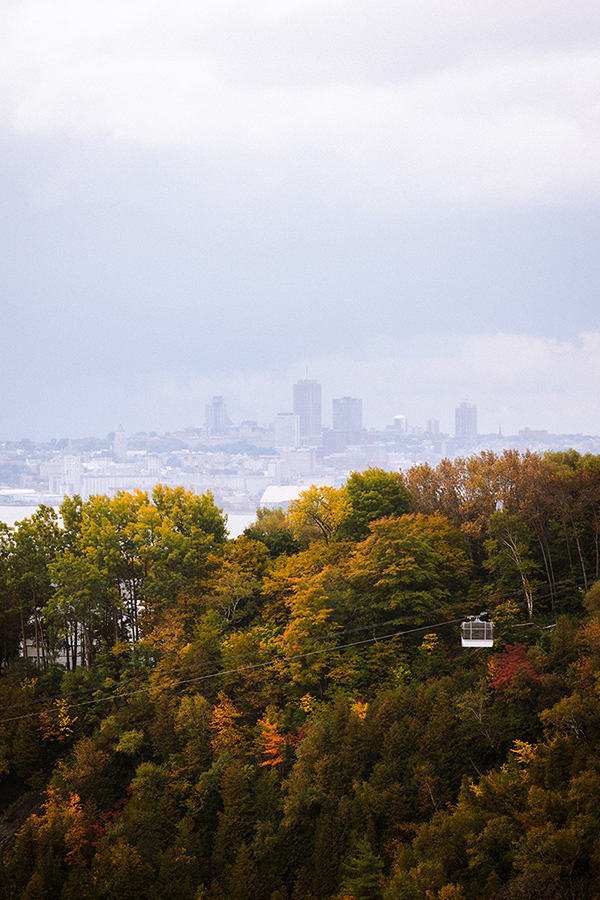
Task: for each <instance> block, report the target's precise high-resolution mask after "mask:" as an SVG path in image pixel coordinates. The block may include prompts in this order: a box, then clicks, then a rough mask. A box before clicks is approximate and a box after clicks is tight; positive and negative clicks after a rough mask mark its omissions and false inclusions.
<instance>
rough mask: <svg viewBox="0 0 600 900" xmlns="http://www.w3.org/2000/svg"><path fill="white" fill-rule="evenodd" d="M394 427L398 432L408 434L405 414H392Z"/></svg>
mask: <svg viewBox="0 0 600 900" xmlns="http://www.w3.org/2000/svg"><path fill="white" fill-rule="evenodd" d="M394 428H395V429H396V431H399V432H400V434H408V419H407V418H406V416H394Z"/></svg>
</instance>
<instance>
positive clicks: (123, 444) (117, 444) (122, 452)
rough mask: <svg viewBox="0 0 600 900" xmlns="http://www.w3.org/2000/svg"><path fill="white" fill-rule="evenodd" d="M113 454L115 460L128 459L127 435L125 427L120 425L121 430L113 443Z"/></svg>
mask: <svg viewBox="0 0 600 900" xmlns="http://www.w3.org/2000/svg"><path fill="white" fill-rule="evenodd" d="M113 453H114V454H115V459H117V460H123V459H127V435H126V434H125V432H124V431H123V426H122V425H119V430H118V431H115V439H114V441H113Z"/></svg>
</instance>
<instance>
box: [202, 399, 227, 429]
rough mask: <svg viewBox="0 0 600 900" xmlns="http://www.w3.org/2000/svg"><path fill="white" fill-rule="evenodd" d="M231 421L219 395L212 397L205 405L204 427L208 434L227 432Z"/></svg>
mask: <svg viewBox="0 0 600 900" xmlns="http://www.w3.org/2000/svg"><path fill="white" fill-rule="evenodd" d="M231 425H232V422H231V419H230V418H229V416H228V415H227V407H226V406H225V401H224V400H223V398H222V397H221V396H218V397H217V396H215V397H213V398H212V403H207V405H206V427H207V429H208V433H209V434H227V433H228V431H229V429H230V428H231Z"/></svg>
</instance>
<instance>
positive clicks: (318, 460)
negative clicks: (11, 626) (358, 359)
mask: <svg viewBox="0 0 600 900" xmlns="http://www.w3.org/2000/svg"><path fill="white" fill-rule="evenodd" d="M290 406H291V409H290V410H289V411H283V412H280V413H278V414H277V415H276V416H275V421H274V422H273V423H271V424H269V425H259V424H258V422H256V421H252V420H248V421H244V422H240V423H238V424H236V423H234V422H232V420H231V418H230V417H229V415H228V413H227V403H226V399H225V398H224V397H222V396H214V397H213V398H212V400H211V401H210V402H209V403H208V404H207V405H206V408H205V415H204V424H203V425H199V426H189V427H186V428H183V429H181V430H180V431H175V432H170V433H167V434H162V435H160V434H157V433H156V432H150V433H147V432H137V433H136V434H128V433H127V431H126V430H125V428H124V427H122V426H121V425H120V426H119V428H118V429H117V430H116V431H115V432H111V433H110V434H109V435H107V437H106V438H104V439H101V438H84V439H73V438H69V439H63V440H60V441H57V440H53V441H51V442H49V443H41V444H40V443H34V442H33V441H31V440H27V439H23V440H22V441H19V442H14V441H12V442H9V441H5V442H0V504H2V505H13V506H36V505H39V504H40V503H46V504H48V505H53V506H58V505H59V504H60V503H61V502H62V500H63V498H64V496H65V495H70V496H72V495H74V494H79V495H81V497H82V498H83V499H84V500H87V499H88V498H89V497H90V496H92V495H94V494H107V495H109V496H111V497H112V496H114V494H115V493H116V492H117V491H132V490H136V489H139V490H143V491H151V490H152V489H153V488H154V487H155V485H157V484H169V485H172V486H174V485H178V486H183V487H185V488H187V489H193V490H195V491H196V492H197V493H203V492H205V491H207V490H210V491H212V493H213V494H214V496H215V499H216V501H217V503H218V505H219V506H221V507H222V508H223V509H224V510H225V511H226V512H229V513H250V512H254V511H255V510H256V508H257V506H261V505H266V506H284V507H285V506H286V505H287V503H288V502H289V501H290V499H292V498H293V497H295V496H297V495H298V493H299V491H300V490H302V489H303V488H305V487H307V486H310V485H311V484H318V485H331V486H332V487H339V486H341V485H342V484H343V483H344V482H345V481H346V479H347V478H348V475H349V474H350V472H352V471H355V470H363V469H366V468H369V467H371V466H380V467H382V468H384V469H388V470H400V469H406V468H410V467H411V466H413V465H415V464H418V463H425V462H426V463H429V464H430V465H432V466H435V465H437V464H438V463H439V462H440V461H441V460H442V459H444V458H450V459H453V458H455V457H456V456H469V455H471V454H474V453H478V452H480V451H482V450H494V451H496V452H498V453H501V452H502V451H503V450H505V449H509V448H512V449H517V450H520V451H522V452H524V451H526V450H531V451H536V452H544V451H546V450H566V449H569V448H571V447H572V448H574V449H576V450H578V451H579V452H580V453H599V452H600V436H594V435H582V434H576V435H571V434H549V433H548V432H547V431H540V430H531V429H529V428H524V429H523V430H521V431H519V433H518V434H516V435H503V434H502V433H501V429H500V428H499V429H498V433H497V434H485V435H482V434H479V433H478V429H477V407H476V405H475V404H473V403H467V402H466V401H465V402H459V403H458V404H457V406H456V409H455V416H454V421H455V427H454V434H452V435H450V434H445V433H443V432H441V431H440V427H439V421H438V420H437V419H433V418H432V419H427V421H426V422H425V423H424V424H423V425H415V424H413V423H411V422H409V421H408V419H407V418H406V417H405V416H404V415H402V414H401V413H400V414H398V415H395V416H394V417H393V419H392V420H391V421H390V423H389V424H388V425H386V427H385V429H384V430H383V431H380V430H373V429H369V428H365V426H364V425H363V404H362V400H361V399H360V398H357V397H340V398H338V399H334V400H333V403H332V410H331V414H332V415H331V421H332V427H331V428H328V427H323V425H322V408H321V385H320V384H319V382H318V381H316V380H312V379H309V378H305V379H301V380H300V381H297V382H296V384H294V385H293V387H292V390H291V394H290Z"/></svg>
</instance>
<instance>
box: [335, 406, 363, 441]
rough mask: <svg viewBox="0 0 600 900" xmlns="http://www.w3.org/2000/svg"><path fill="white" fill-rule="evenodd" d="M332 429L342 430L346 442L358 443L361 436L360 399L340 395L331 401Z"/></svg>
mask: <svg viewBox="0 0 600 900" xmlns="http://www.w3.org/2000/svg"><path fill="white" fill-rule="evenodd" d="M333 431H343V432H344V434H345V435H346V443H347V444H360V442H361V437H362V400H357V399H356V397H341V398H340V399H339V400H334V401H333Z"/></svg>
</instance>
